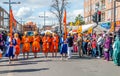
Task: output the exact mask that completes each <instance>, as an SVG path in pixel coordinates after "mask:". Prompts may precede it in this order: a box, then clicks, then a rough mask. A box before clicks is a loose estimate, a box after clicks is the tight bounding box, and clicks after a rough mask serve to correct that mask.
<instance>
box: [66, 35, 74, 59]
mask: <svg viewBox="0 0 120 76" xmlns="http://www.w3.org/2000/svg"><path fill="white" fill-rule="evenodd" d="M67 43H68V51H67V53H68V59H69V58H71V56H72V50H73V37H72V34H69V35H68V38H67Z"/></svg>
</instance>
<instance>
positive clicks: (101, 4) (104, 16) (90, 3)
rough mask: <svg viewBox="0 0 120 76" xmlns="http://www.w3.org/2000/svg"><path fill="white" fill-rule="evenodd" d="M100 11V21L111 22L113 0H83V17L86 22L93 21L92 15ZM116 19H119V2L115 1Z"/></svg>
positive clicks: (112, 18)
mask: <svg viewBox="0 0 120 76" xmlns="http://www.w3.org/2000/svg"><path fill="white" fill-rule="evenodd" d="M97 10H99V11H101V22H107V21H109V22H113V20H114V0H84V19H85V22H86V24H90V23H93V22H92V16H93V14H94V13H95V12H96V11H97ZM116 21H120V2H116Z"/></svg>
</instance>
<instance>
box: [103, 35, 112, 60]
mask: <svg viewBox="0 0 120 76" xmlns="http://www.w3.org/2000/svg"><path fill="white" fill-rule="evenodd" d="M103 50H104V60H107V61H109V50H110V38H109V36H106V39H105V42H104V49H103Z"/></svg>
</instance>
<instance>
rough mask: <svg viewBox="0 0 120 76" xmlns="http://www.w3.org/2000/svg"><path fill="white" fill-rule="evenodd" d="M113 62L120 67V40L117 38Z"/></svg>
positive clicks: (114, 45)
mask: <svg viewBox="0 0 120 76" xmlns="http://www.w3.org/2000/svg"><path fill="white" fill-rule="evenodd" d="M113 61H114V64H115V65H117V66H120V38H119V36H117V37H116V38H115V42H114V44H113Z"/></svg>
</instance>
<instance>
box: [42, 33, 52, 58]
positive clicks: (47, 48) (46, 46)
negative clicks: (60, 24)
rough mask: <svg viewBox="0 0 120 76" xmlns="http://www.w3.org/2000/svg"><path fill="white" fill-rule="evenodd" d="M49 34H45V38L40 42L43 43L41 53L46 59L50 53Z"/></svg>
mask: <svg viewBox="0 0 120 76" xmlns="http://www.w3.org/2000/svg"><path fill="white" fill-rule="evenodd" d="M49 34H50V33H49V32H46V34H45V36H44V37H43V38H42V42H43V49H42V50H43V52H44V54H45V57H46V58H47V56H48V52H49V51H50V42H51V39H50V37H49Z"/></svg>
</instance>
